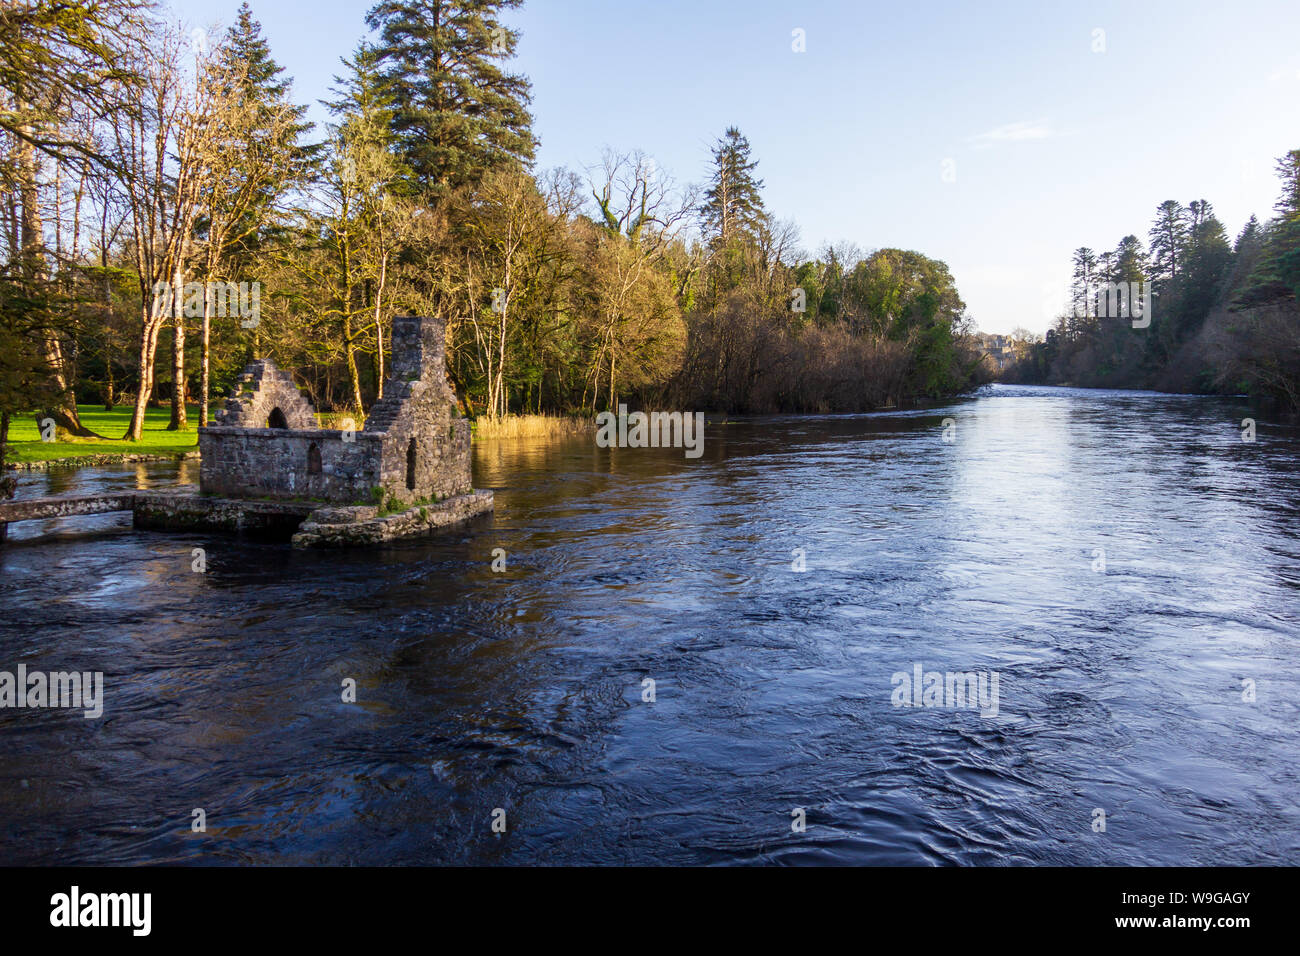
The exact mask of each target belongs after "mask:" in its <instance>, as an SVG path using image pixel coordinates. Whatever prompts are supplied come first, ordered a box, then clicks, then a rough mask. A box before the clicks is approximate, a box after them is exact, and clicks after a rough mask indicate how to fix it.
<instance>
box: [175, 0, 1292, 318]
mask: <svg viewBox="0 0 1300 956" xmlns="http://www.w3.org/2000/svg"><path fill="white" fill-rule="evenodd" d="M170 5H171V7H172V9H173V10H174V11H175V12H176V13H177V14H179V15H180V16H181V17H182V18H183V19H184V20H185V21H186V22H187V23H188V24H189V25H190V26H201V27H207V26H210V25H212V24H217V23H219V24H221V25H223V26H224V25H228V24H229V23H230V22H231V21H232V20H233V19H234V14H235V11H236V9H237V8H238V5H239V4H238V0H172V2H171V4H170ZM370 5H371V4H370V3H369V2H343V0H316V2H306V3H304V2H302V0H255V2H253V3H252V7H253V12H254V15H255V16H256V17H257V18H258V19H259V20H260V21H261V22H262V25H263V31H264V33H265V35H266V37H267V39H268V41H269V42H270V44H271V50H272V53H273V54H274V56H275V57H276V59H277V60H278V61H279V62H280V63H281V64H282V65H283V66H285V67H286V68H287V71H288V72H289V74H290V75H291V76H293V78H294V81H295V94H296V97H297V98H298V99H299V100H300V101H315V100H317V99H319V98H320V97H322V96H325V95H326V93H327V89H328V87H329V84H330V80H331V77H332V76H333V75H334V74H335V73H337V72H339V69H340V68H339V57H342V56H346V55H348V54H349V53H350V52H351V51H352V49H353V48H354V46H355V44H356V42H357V40H358V39H359V38H360V37H361V36H362V35H363V34H364V32H365V23H364V18H365V13H366V11H367V10H368V9H369V7H370ZM986 7H987V9H986ZM506 22H507V23H509V24H510V25H511V26H513V27H516V28H517V29H520V30H521V31H522V32H523V37H522V40H521V42H520V49H519V52H518V56H517V58H516V64H515V68H516V69H517V70H519V71H521V72H523V73H525V74H527V75H528V76H529V77H530V78H531V79H532V82H533V98H534V99H533V113H534V117H535V126H534V129H535V132H536V133H537V135H538V137H539V138H540V140H541V149H540V151H539V155H538V166H539V168H544V167H550V166H556V165H564V166H569V167H571V168H574V169H578V170H582V169H584V168H586V167H588V166H591V165H594V164H595V163H597V162H598V161H599V159H600V154H601V151H602V149H603V148H604V147H606V146H610V147H614V148H616V149H620V150H623V149H626V150H630V149H641V150H644V151H645V152H646V153H647V154H649V155H650V156H652V157H654V159H655V161H656V163H657V165H658V166H659V167H660V168H662V169H665V170H667V171H669V172H671V173H672V174H673V175H674V176H675V177H676V178H677V179H679V180H682V181H697V182H698V181H702V180H703V179H704V178H705V177H706V176H707V165H708V161H709V148H710V145H711V143H712V142H713V141H714V140H715V139H716V138H717V137H718V136H719V135H720V134H721V133H722V131H723V130H724V129H725V128H726V127H727V126H730V125H736V126H739V127H740V129H741V130H742V132H744V133H745V135H746V136H747V137H748V138H749V141H750V143H751V145H752V146H753V151H754V156H755V157H756V158H757V159H758V160H759V167H758V172H759V175H760V176H761V177H762V178H763V179H764V181H765V184H766V185H765V190H764V198H765V200H766V203H767V205H768V208H769V209H771V210H772V211H773V212H774V213H776V214H777V215H778V216H779V217H781V218H788V219H793V220H794V221H795V222H797V223H798V224H799V227H800V231H801V235H802V240H803V241H802V245H803V247H804V248H805V249H807V250H808V251H810V252H816V251H817V250H818V249H820V248H821V247H822V246H823V244H825V243H826V242H830V241H849V242H853V243H856V244H857V245H858V246H859V247H861V248H862V249H863V250H867V251H869V250H871V249H875V248H880V247H886V246H899V247H903V248H908V249H915V250H917V251H919V252H922V253H924V254H926V255H928V256H932V257H934V258H937V259H942V260H943V261H945V262H947V263H948V265H949V267H950V268H951V269H952V272H953V275H954V276H955V278H956V280H957V287H958V289H959V290H960V292H961V294H962V297H963V298H964V299H965V301H966V303H967V306H968V309H969V311H970V313H971V315H972V316H973V317H974V319H975V320H976V322H977V323H978V325H979V327H980V328H981V329H982V330H984V331H991V332H1006V331H1010V330H1011V329H1012V328H1014V327H1016V326H1024V327H1026V328H1029V329H1031V330H1033V331H1037V332H1042V331H1044V330H1045V329H1046V328H1047V327H1048V325H1049V324H1050V322H1051V318H1052V311H1053V308H1054V307H1056V306H1057V305H1058V304H1059V303H1060V302H1062V301H1063V300H1064V298H1065V285H1066V282H1067V281H1068V274H1069V258H1070V254H1071V252H1072V251H1073V250H1074V249H1075V248H1076V247H1078V246H1081V245H1088V246H1092V247H1093V248H1094V249H1097V250H1098V251H1101V250H1104V249H1110V248H1113V247H1114V246H1115V244H1116V243H1117V242H1118V241H1119V239H1120V238H1121V237H1123V236H1124V235H1126V234H1128V233H1136V234H1137V235H1138V236H1139V237H1140V238H1142V239H1143V240H1144V241H1145V239H1146V231H1147V229H1148V228H1149V226H1150V221H1151V219H1152V216H1153V213H1154V210H1155V207H1156V206H1157V205H1158V204H1159V203H1160V202H1161V201H1162V200H1165V199H1178V200H1180V201H1182V202H1188V201H1190V200H1192V199H1200V198H1204V199H1208V200H1210V201H1211V202H1212V203H1213V204H1214V208H1215V211H1216V212H1217V213H1218V215H1219V217H1220V218H1221V219H1222V220H1223V221H1224V224H1225V226H1226V227H1227V229H1228V231H1229V232H1230V233H1231V234H1232V235H1233V236H1235V235H1236V233H1237V231H1238V230H1240V228H1241V226H1242V225H1243V224H1244V222H1245V220H1246V219H1247V218H1248V217H1249V216H1250V215H1251V213H1255V214H1256V215H1258V216H1260V218H1261V219H1263V218H1267V216H1268V215H1269V214H1270V213H1271V210H1272V205H1273V202H1274V201H1275V200H1276V198H1277V193H1278V184H1277V179H1276V177H1275V175H1274V173H1273V161H1274V159H1275V158H1276V157H1277V156H1280V155H1281V154H1282V153H1284V152H1285V151H1286V150H1288V149H1295V148H1300V2H1297V0H1259V2H1252V0H1244V2H1243V0H1238V2H1234V3H1232V4H1225V3H1222V2H1210V0H1190V2H1134V0H1129V2H1126V3H1123V2H1116V3H1073V2H1070V3H1060V2H1056V0H1039V2H1036V3H1031V2H1025V3H997V4H975V3H939V2H935V3H927V2H922V0H910V2H902V3H900V2H896V0H895V2H890V3H864V2H851V0H829V2H821V3H818V2H813V0H806V2H766V0H726V2H723V0H694V2H683V0H658V2H654V3H640V2H635V3H634V2H622V0H531V2H526V3H525V6H524V7H523V8H522V9H520V10H516V11H512V12H510V13H508V14H507V15H506ZM796 29H801V30H803V31H804V35H805V37H806V51H805V52H803V53H796V52H794V51H793V50H792V48H791V47H792V31H794V30H796ZM1097 30H1102V31H1104V36H1099V35H1097V34H1096V33H1095V32H1094V31H1097ZM1099 39H1100V40H1102V41H1104V51H1103V52H1094V47H1097V46H1099V43H1098V40H1099ZM322 116H323V113H322V111H320V110H319V109H317V110H316V111H315V112H314V113H313V117H314V118H316V119H320V118H322ZM947 160H951V161H952V162H951V164H950V165H948V166H945V161H947ZM945 169H948V170H951V171H952V172H953V173H955V175H953V176H949V177H947V179H950V180H952V181H946V180H945V176H944V175H943V174H944V171H945Z"/></svg>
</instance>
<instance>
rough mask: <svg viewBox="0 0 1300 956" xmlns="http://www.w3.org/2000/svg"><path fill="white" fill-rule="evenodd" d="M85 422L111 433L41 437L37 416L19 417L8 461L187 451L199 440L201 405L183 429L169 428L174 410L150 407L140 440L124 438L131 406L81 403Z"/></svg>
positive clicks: (12, 432) (14, 424) (12, 429)
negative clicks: (109, 408) (59, 438)
mask: <svg viewBox="0 0 1300 956" xmlns="http://www.w3.org/2000/svg"><path fill="white" fill-rule="evenodd" d="M77 411H78V412H79V413H80V414H81V422H82V424H83V425H85V426H86V427H87V428H89V429H91V430H92V431H94V432H97V433H98V434H100V435H106V436H109V437H108V438H107V439H106V440H104V441H100V440H98V439H95V438H74V439H72V440H70V441H56V442H43V441H41V432H40V426H39V425H37V423H36V416H34V415H24V416H22V417H21V418H15V419H14V420H13V421H12V422H11V423H10V425H9V453H8V455H6V460H7V461H54V460H56V459H63V458H84V457H86V456H88V455H122V454H130V455H183V454H185V452H188V451H193V450H194V449H195V448H196V447H197V445H198V441H199V436H198V431H197V430H196V426H195V424H194V423H195V422H196V421H197V420H198V414H199V409H198V406H197V405H194V406H190V408H189V416H190V429H189V431H183V432H169V431H167V422H168V420H170V418H171V410H170V409H167V408H150V409H148V410H147V411H146V412H145V416H144V432H143V434H142V436H141V438H140V440H139V441H138V442H132V441H121V440H120V438H121V436H122V435H123V434H124V433H125V432H126V427H127V425H128V424H130V421H131V409H130V408H129V407H126V408H117V409H114V410H113V411H111V412H106V411H104V407H103V406H102V405H78V406H77Z"/></svg>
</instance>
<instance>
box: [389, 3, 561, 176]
mask: <svg viewBox="0 0 1300 956" xmlns="http://www.w3.org/2000/svg"><path fill="white" fill-rule="evenodd" d="M521 2H522V0H383V2H381V3H379V4H377V5H376V6H375V7H374V8H373V9H372V10H371V11H370V13H369V14H367V16H366V23H367V24H368V25H369V26H370V28H371V29H372V30H377V31H379V35H380V39H379V43H378V45H377V63H378V65H379V69H380V75H381V78H382V83H383V87H384V92H385V95H386V97H387V99H388V100H389V101H390V102H391V104H392V120H391V123H392V130H393V133H394V136H395V137H396V141H397V150H398V153H399V155H400V156H401V158H402V161H403V163H404V165H405V172H406V175H407V178H408V182H409V185H410V186H411V187H413V188H414V189H415V190H416V191H417V192H420V193H423V194H425V195H427V196H429V197H430V198H431V199H433V200H435V201H437V200H443V199H445V198H446V197H447V195H448V193H449V192H450V191H452V190H455V189H458V188H460V187H463V186H474V185H476V184H478V183H479V182H480V181H482V179H483V177H484V176H486V175H487V173H488V172H489V171H491V170H495V169H500V168H503V167H514V168H520V167H523V166H525V165H527V164H528V163H531V162H532V159H533V152H534V149H535V146H536V142H535V140H534V139H533V134H532V129H531V125H532V116H531V115H530V114H529V112H528V103H529V99H530V85H529V82H528V80H527V78H525V77H523V76H521V75H519V74H515V73H509V72H507V71H505V70H504V69H502V66H501V64H502V63H503V62H504V61H506V60H508V59H509V58H510V57H511V56H512V55H513V54H514V51H515V47H516V44H517V43H518V40H519V34H518V32H517V31H514V30H510V29H508V28H507V27H505V26H503V25H502V24H501V21H500V19H499V13H500V11H502V10H508V9H513V8H515V7H518V6H519V5H520V3H521Z"/></svg>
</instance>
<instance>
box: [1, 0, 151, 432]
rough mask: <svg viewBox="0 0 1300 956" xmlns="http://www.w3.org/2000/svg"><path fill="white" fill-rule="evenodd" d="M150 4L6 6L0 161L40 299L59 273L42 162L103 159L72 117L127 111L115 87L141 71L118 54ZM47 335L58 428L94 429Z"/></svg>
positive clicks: (50, 0)
mask: <svg viewBox="0 0 1300 956" xmlns="http://www.w3.org/2000/svg"><path fill="white" fill-rule="evenodd" d="M146 9H147V5H146V4H145V3H144V2H139V0H103V2H97V3H91V2H54V0H27V2H23V3H6V4H4V5H3V6H0V132H2V133H3V134H5V137H6V138H7V139H8V140H9V142H10V145H11V149H9V150H7V151H6V155H5V156H4V157H3V159H0V186H3V187H4V190H5V192H6V193H10V194H11V195H13V196H14V197H15V199H16V208H15V211H16V221H17V225H18V243H17V246H18V248H17V249H16V250H15V251H16V255H17V257H18V259H19V262H20V266H21V281H22V282H24V283H26V285H27V286H28V288H27V290H26V293H25V295H26V296H27V297H28V298H29V299H31V300H33V301H34V300H37V299H40V298H41V297H42V296H43V295H44V294H45V291H44V285H45V283H46V282H47V281H48V280H49V278H50V272H51V262H50V250H49V248H48V245H47V242H46V234H45V223H44V219H43V214H42V192H43V191H44V190H45V188H46V184H45V183H44V180H43V177H44V174H45V168H44V167H45V165H46V163H47V162H52V163H54V164H55V165H56V166H61V165H65V164H74V165H78V166H80V167H81V169H82V172H83V174H84V172H85V170H86V169H87V168H89V167H90V166H94V165H97V164H100V163H102V161H103V157H102V156H101V155H100V154H99V152H98V151H97V150H96V149H95V147H94V145H93V143H92V142H91V140H90V138H89V137H88V136H87V135H85V134H84V133H83V132H82V129H84V126H83V125H82V124H79V123H73V122H69V120H70V118H71V117H73V116H76V115H77V114H81V115H83V116H87V117H96V116H100V115H104V114H105V113H108V112H111V111H113V110H115V109H124V108H128V105H127V103H126V98H125V97H122V98H115V97H114V93H116V92H117V91H127V90H130V89H132V88H135V87H136V86H137V85H138V82H139V75H138V73H136V72H134V71H133V70H132V69H130V68H129V66H124V64H123V63H122V59H121V57H120V55H119V54H120V52H121V50H122V49H123V48H124V47H125V46H127V45H128V44H129V43H130V42H132V41H133V38H134V37H135V36H136V35H138V32H139V26H140V23H141V20H142V17H143V14H144V11H145V10H146ZM73 130H76V131H75V132H74V131H73ZM39 334H40V335H41V348H42V350H43V353H44V367H45V368H46V369H47V371H48V374H49V375H50V376H51V379H52V382H51V385H52V387H51V388H50V389H49V390H47V392H46V396H47V400H48V401H49V402H50V407H49V414H50V415H51V416H52V417H53V418H54V420H55V421H56V423H57V424H58V426H59V427H60V428H63V429H65V430H67V431H70V432H72V433H73V434H76V435H82V436H93V435H94V433H93V432H92V431H90V430H89V429H87V428H85V427H84V426H83V425H82V424H81V420H80V418H79V417H78V416H77V405H76V396H75V390H74V385H75V383H74V380H73V379H74V376H73V374H72V371H71V369H70V367H69V363H68V362H67V361H66V359H65V355H64V347H63V341H62V339H63V335H62V334H61V332H60V330H59V328H56V327H55V326H52V325H50V324H45V325H43V326H42V327H41V329H40V333H39Z"/></svg>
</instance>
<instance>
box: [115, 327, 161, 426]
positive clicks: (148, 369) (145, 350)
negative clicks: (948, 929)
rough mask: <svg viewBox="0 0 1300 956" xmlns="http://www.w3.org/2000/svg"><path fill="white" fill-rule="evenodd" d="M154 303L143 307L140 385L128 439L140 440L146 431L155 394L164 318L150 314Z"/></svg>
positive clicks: (132, 412) (136, 394) (132, 411)
mask: <svg viewBox="0 0 1300 956" xmlns="http://www.w3.org/2000/svg"><path fill="white" fill-rule="evenodd" d="M152 305H153V303H152V302H150V303H148V304H146V305H145V306H144V307H143V310H144V321H143V323H142V324H141V327H140V387H139V388H138V389H137V390H136V393H135V407H134V408H133V409H132V410H131V423H130V424H129V425H128V426H127V430H126V435H124V436H123V438H124V439H125V440H126V441H139V440H140V438H141V435H142V433H143V432H144V413H145V410H146V409H147V408H148V407H149V398H150V396H151V395H152V394H153V380H154V370H153V363H154V357H155V355H156V354H157V351H158V333H159V332H160V331H161V330H162V323H163V320H162V318H157V319H155V318H153V316H152V315H151V314H150V313H151V309H152Z"/></svg>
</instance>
